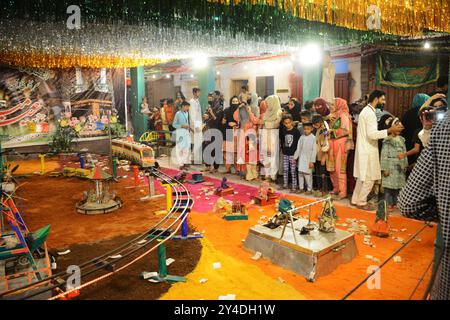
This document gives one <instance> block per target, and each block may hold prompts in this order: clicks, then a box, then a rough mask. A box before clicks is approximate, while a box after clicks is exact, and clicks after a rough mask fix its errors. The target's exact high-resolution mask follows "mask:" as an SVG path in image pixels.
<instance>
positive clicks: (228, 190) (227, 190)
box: [214, 177, 234, 197]
mask: <svg viewBox="0 0 450 320" xmlns="http://www.w3.org/2000/svg"><path fill="white" fill-rule="evenodd" d="M233 193H234V188H232V187H230V186H229V185H228V183H227V178H225V177H223V178H222V182H221V183H220V186H219V187H218V188H217V189H216V190H215V191H214V194H215V195H217V196H220V197H224V196H226V195H229V194H233Z"/></svg>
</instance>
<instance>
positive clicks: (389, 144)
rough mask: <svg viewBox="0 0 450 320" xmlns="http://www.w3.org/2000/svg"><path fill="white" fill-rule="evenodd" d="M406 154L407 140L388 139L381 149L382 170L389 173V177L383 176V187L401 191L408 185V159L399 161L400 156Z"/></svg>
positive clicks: (398, 137)
mask: <svg viewBox="0 0 450 320" xmlns="http://www.w3.org/2000/svg"><path fill="white" fill-rule="evenodd" d="M404 152H406V146H405V138H403V137H402V136H397V137H391V136H389V137H387V138H385V139H384V141H383V148H382V149H381V170H382V171H389V176H387V177H385V176H384V175H383V176H382V186H383V187H384V188H389V189H401V188H403V186H404V185H405V184H406V173H405V172H406V171H405V170H406V168H407V167H408V159H406V158H404V159H402V160H399V159H398V158H397V156H398V154H400V153H404Z"/></svg>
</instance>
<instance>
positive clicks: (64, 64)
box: [0, 52, 166, 69]
mask: <svg viewBox="0 0 450 320" xmlns="http://www.w3.org/2000/svg"><path fill="white" fill-rule="evenodd" d="M0 61H1V62H2V64H6V65H12V66H20V67H31V68H57V69H65V68H72V67H82V68H124V67H127V68H132V67H137V66H143V65H146V66H149V65H156V64H158V63H161V62H165V61H166V60H164V61H163V60H161V59H149V58H124V57H108V56H96V55H90V56H75V55H64V56H53V55H50V54H40V53H31V54H23V53H18V52H13V53H0Z"/></svg>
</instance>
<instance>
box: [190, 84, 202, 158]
mask: <svg viewBox="0 0 450 320" xmlns="http://www.w3.org/2000/svg"><path fill="white" fill-rule="evenodd" d="M200 93H201V91H200V88H197V87H195V88H193V89H192V94H193V97H192V99H191V100H190V101H189V104H190V105H191V106H190V107H189V122H190V123H189V125H190V127H191V128H192V130H193V132H192V133H191V141H192V143H193V145H194V147H193V152H192V156H193V161H194V163H195V164H200V163H202V162H203V158H202V142H203V135H202V123H203V113H202V107H201V106H200V100H199V98H200Z"/></svg>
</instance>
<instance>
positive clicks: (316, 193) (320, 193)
mask: <svg viewBox="0 0 450 320" xmlns="http://www.w3.org/2000/svg"><path fill="white" fill-rule="evenodd" d="M313 195H314V197H317V198H319V197H321V196H322V192H321V191H319V190H316V191H314V193H313Z"/></svg>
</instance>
